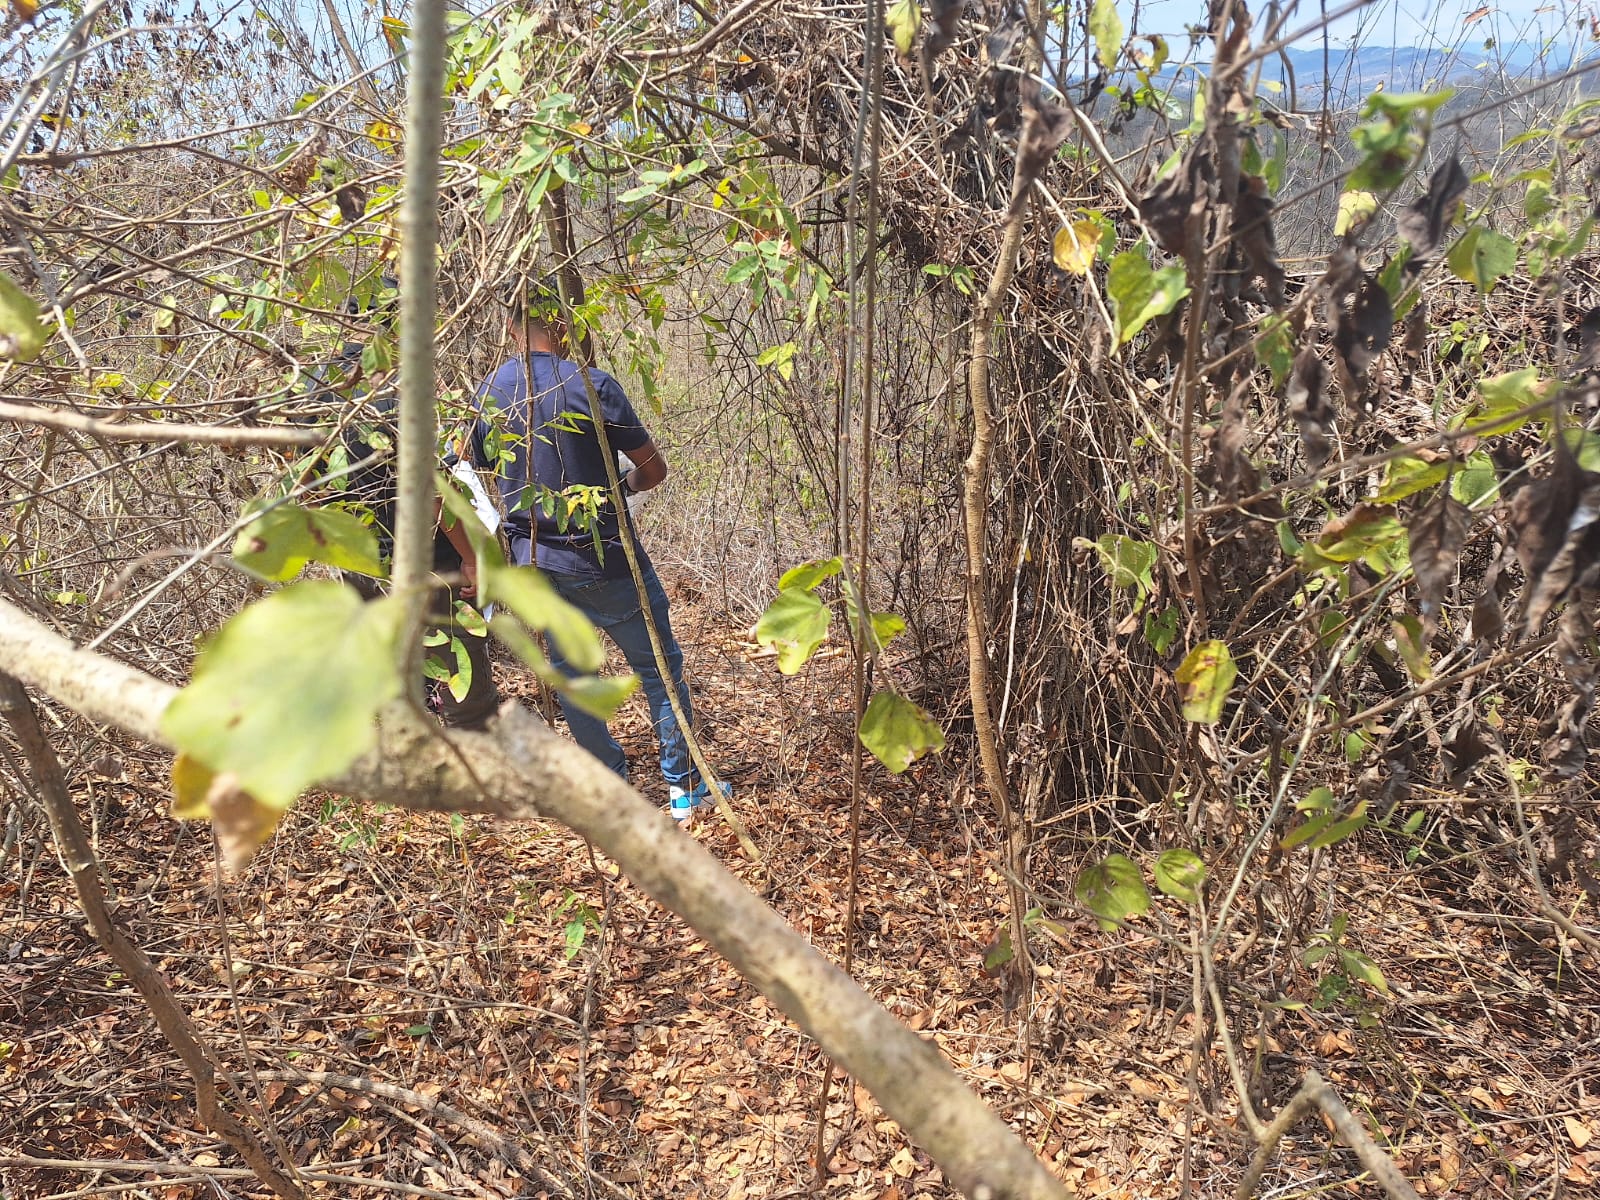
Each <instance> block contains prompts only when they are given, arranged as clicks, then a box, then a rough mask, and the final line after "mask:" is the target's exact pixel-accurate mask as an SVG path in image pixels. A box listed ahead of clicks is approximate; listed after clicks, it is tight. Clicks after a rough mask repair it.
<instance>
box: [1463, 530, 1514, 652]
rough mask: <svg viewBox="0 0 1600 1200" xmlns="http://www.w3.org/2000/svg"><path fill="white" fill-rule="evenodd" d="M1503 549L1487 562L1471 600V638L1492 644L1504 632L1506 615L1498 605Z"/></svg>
mask: <svg viewBox="0 0 1600 1200" xmlns="http://www.w3.org/2000/svg"><path fill="white" fill-rule="evenodd" d="M1504 555H1505V551H1504V550H1503V549H1502V550H1500V551H1498V552H1497V553H1496V554H1495V557H1494V561H1493V562H1491V563H1490V564H1489V570H1488V571H1487V572H1486V573H1485V574H1484V577H1483V587H1482V588H1481V589H1480V590H1479V592H1478V598H1477V599H1476V600H1474V601H1473V602H1472V635H1471V636H1472V640H1473V641H1474V642H1483V643H1484V644H1485V645H1492V644H1494V643H1495V642H1497V641H1499V640H1500V635H1501V634H1502V633H1504V632H1505V628H1506V615H1505V611H1504V610H1503V609H1502V608H1501V607H1500V587H1499V584H1500V564H1501V562H1502V560H1503V558H1504Z"/></svg>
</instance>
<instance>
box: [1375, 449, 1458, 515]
mask: <svg viewBox="0 0 1600 1200" xmlns="http://www.w3.org/2000/svg"><path fill="white" fill-rule="evenodd" d="M1449 473H1450V462H1449V460H1448V459H1443V460H1440V461H1438V462H1430V461H1429V460H1428V459H1426V458H1422V457H1421V456H1420V455H1416V454H1407V455H1404V456H1403V457H1401V458H1396V459H1392V460H1390V462H1389V465H1388V467H1387V468H1386V469H1385V471H1384V475H1383V486H1382V487H1380V488H1379V489H1378V495H1377V497H1376V498H1377V501H1378V503H1379V504H1393V503H1394V502H1395V501H1396V500H1403V499H1405V498H1406V497H1407V496H1410V495H1414V494H1415V493H1417V492H1420V491H1423V490H1424V489H1426V488H1431V487H1432V486H1433V485H1434V484H1436V483H1439V482H1440V481H1442V480H1443V479H1444V477H1445V476H1446V475H1448V474H1449Z"/></svg>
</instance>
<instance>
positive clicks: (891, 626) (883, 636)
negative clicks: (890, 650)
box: [872, 612, 906, 650]
mask: <svg viewBox="0 0 1600 1200" xmlns="http://www.w3.org/2000/svg"><path fill="white" fill-rule="evenodd" d="M905 631H906V619H905V618H904V617H902V616H900V615H899V614H898V613H892V612H875V613H873V614H872V636H873V638H874V640H876V642H877V643H878V649H879V650H882V649H883V648H884V647H885V646H887V645H888V644H889V643H890V642H892V641H894V639H895V638H897V637H899V636H900V635H901V634H902V633H904V632H905Z"/></svg>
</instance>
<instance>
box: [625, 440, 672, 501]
mask: <svg viewBox="0 0 1600 1200" xmlns="http://www.w3.org/2000/svg"><path fill="white" fill-rule="evenodd" d="M628 457H629V458H631V459H632V460H633V470H631V471H629V472H628V473H627V475H626V476H624V477H623V482H624V483H625V484H627V490H628V491H630V492H648V491H649V490H650V489H651V488H653V487H657V486H659V485H660V484H661V483H662V482H663V481H664V480H665V479H666V477H667V460H666V457H665V456H664V455H663V454H662V453H661V449H660V447H659V446H657V445H656V444H655V443H654V442H646V443H645V444H644V445H642V446H638V447H635V448H634V449H632V450H629V451H628Z"/></svg>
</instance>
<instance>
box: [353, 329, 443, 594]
mask: <svg viewBox="0 0 1600 1200" xmlns="http://www.w3.org/2000/svg"><path fill="white" fill-rule="evenodd" d="M359 353H360V350H359V349H358V350H357V354H359ZM396 403H397V402H396V400H395V398H394V397H393V396H385V397H384V398H383V399H382V400H369V401H367V402H366V404H365V406H364V408H363V411H362V414H361V416H359V417H357V418H356V420H355V422H354V423H353V424H352V425H351V426H350V428H348V429H347V430H345V435H344V449H345V453H346V454H348V455H349V456H350V465H351V466H353V467H355V470H353V471H351V472H350V474H349V476H348V477H347V482H346V485H345V495H346V497H347V498H348V499H350V500H353V501H354V502H355V503H357V504H359V505H361V506H362V507H364V508H366V509H367V510H368V511H369V512H371V513H372V531H373V532H374V533H375V534H377V535H378V557H379V558H381V559H382V560H383V561H384V562H389V561H390V560H391V559H392V558H393V557H394V512H395V460H394V452H395V448H396V447H397V446H398V444H399V440H398V439H399V434H398V431H397V430H396V428H395V407H396ZM445 465H446V466H453V465H454V464H453V463H448V462H447V463H446V464H445ZM433 569H434V570H435V571H438V572H439V573H440V574H441V575H453V574H455V573H456V572H458V571H460V570H461V555H460V554H459V553H457V551H456V548H455V547H454V546H452V545H451V544H450V539H449V538H447V537H445V535H444V530H442V529H436V530H434V534H433Z"/></svg>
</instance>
